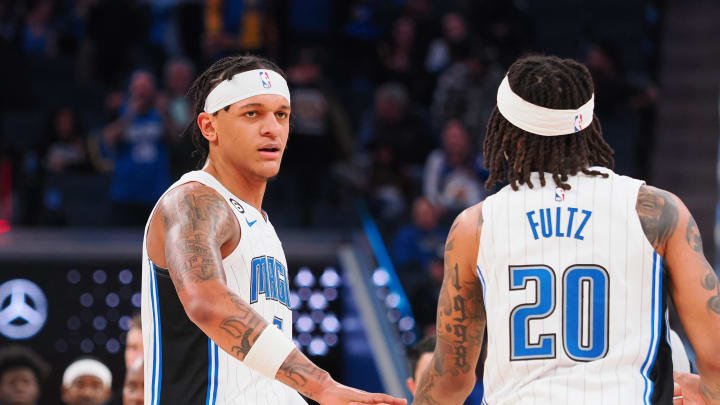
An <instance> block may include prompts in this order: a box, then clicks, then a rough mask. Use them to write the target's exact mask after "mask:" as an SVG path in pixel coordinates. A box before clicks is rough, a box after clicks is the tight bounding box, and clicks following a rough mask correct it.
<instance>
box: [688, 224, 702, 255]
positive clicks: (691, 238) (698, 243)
mask: <svg viewBox="0 0 720 405" xmlns="http://www.w3.org/2000/svg"><path fill="white" fill-rule="evenodd" d="M685 238H686V239H687V243H688V246H690V247H691V248H692V250H694V251H695V252H697V253H701V254H702V253H703V246H702V239H701V238H700V230H699V229H698V226H697V223H695V218H693V217H692V216H690V221H688V226H687V230H686V231H685Z"/></svg>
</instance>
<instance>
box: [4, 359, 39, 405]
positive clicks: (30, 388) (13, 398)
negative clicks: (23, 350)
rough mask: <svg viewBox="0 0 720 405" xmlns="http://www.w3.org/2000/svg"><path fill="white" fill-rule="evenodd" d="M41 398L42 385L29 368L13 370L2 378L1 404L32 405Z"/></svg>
mask: <svg viewBox="0 0 720 405" xmlns="http://www.w3.org/2000/svg"><path fill="white" fill-rule="evenodd" d="M39 397H40V384H39V383H38V380H37V377H35V373H33V371H32V370H31V369H30V368H29V367H17V368H11V369H9V370H7V371H5V372H4V373H3V374H2V376H0V403H3V404H11V405H32V404H35V403H36V402H37V400H38V398H39Z"/></svg>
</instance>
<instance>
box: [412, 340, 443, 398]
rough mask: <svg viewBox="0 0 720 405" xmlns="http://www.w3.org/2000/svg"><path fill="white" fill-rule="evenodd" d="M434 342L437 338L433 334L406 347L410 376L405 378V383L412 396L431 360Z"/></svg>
mask: <svg viewBox="0 0 720 405" xmlns="http://www.w3.org/2000/svg"><path fill="white" fill-rule="evenodd" d="M436 344H437V338H436V337H435V336H425V337H424V338H422V339H421V340H420V341H419V342H417V343H415V345H413V346H412V347H410V349H408V353H407V358H408V363H410V377H408V379H407V380H405V385H406V386H407V388H408V389H409V390H410V393H411V394H412V395H413V396H415V390H416V389H417V385H418V382H419V381H420V377H422V373H423V372H424V371H425V369H426V368H427V367H428V366H429V365H430V362H431V361H432V354H433V352H434V351H435V345H436Z"/></svg>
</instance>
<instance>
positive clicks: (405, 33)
mask: <svg viewBox="0 0 720 405" xmlns="http://www.w3.org/2000/svg"><path fill="white" fill-rule="evenodd" d="M414 38H415V24H413V22H412V20H411V19H409V18H400V19H398V20H397V21H396V22H395V26H394V27H393V39H394V40H395V44H396V45H397V46H398V47H400V48H404V49H407V48H409V47H410V46H411V45H412V42H413V39H414Z"/></svg>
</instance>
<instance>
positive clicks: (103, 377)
mask: <svg viewBox="0 0 720 405" xmlns="http://www.w3.org/2000/svg"><path fill="white" fill-rule="evenodd" d="M84 375H91V376H94V377H97V378H99V379H100V381H102V383H103V385H104V386H105V387H107V388H110V387H111V386H112V373H111V372H110V369H109V368H107V367H106V366H105V365H104V364H102V363H100V362H99V361H97V360H93V359H82V360H78V361H76V362H74V363H72V364H71V365H70V366H68V368H66V369H65V373H63V378H62V383H63V386H64V387H70V386H71V385H72V383H73V381H75V379H76V378H78V377H81V376H84Z"/></svg>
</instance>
